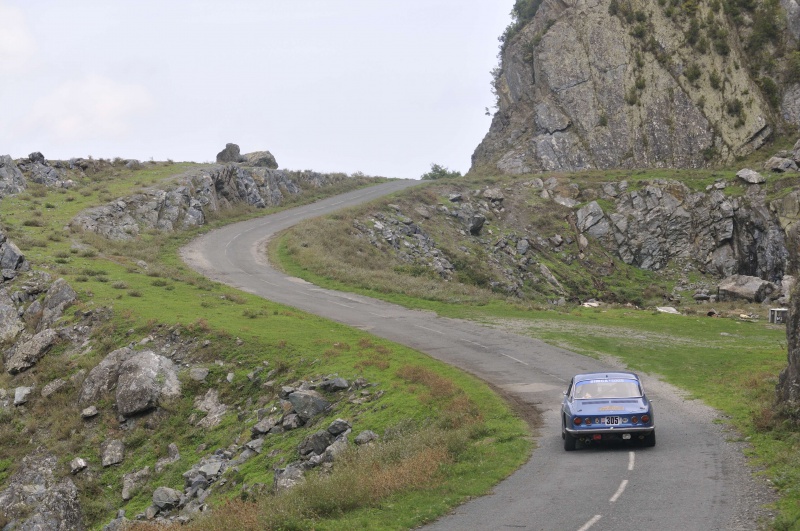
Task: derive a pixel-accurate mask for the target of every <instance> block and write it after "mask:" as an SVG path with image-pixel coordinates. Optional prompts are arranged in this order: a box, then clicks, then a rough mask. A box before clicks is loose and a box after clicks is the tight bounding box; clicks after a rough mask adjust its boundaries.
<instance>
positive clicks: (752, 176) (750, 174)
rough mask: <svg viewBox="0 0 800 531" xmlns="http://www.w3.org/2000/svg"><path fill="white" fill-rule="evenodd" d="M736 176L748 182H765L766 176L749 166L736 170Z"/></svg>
mask: <svg viewBox="0 0 800 531" xmlns="http://www.w3.org/2000/svg"><path fill="white" fill-rule="evenodd" d="M736 176H737V177H738V178H740V179H741V180H743V181H744V182H746V183H749V184H763V183H765V182H767V179H766V177H764V176H763V175H761V174H760V173H758V172H757V171H754V170H751V169H749V168H744V169H741V170H739V171H738V172H736Z"/></svg>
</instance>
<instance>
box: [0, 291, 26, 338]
mask: <svg viewBox="0 0 800 531" xmlns="http://www.w3.org/2000/svg"><path fill="white" fill-rule="evenodd" d="M24 329H25V325H24V324H23V322H22V320H21V319H20V318H19V312H18V311H17V308H16V306H15V305H14V301H13V300H11V297H10V296H9V295H8V292H6V290H4V289H0V342H2V343H10V342H12V341H13V340H14V338H16V337H17V336H18V335H19V333H20V332H22V331H23V330H24Z"/></svg>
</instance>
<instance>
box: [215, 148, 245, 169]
mask: <svg viewBox="0 0 800 531" xmlns="http://www.w3.org/2000/svg"><path fill="white" fill-rule="evenodd" d="M243 161H244V157H242V156H241V155H240V153H239V146H237V145H236V144H225V149H223V150H222V151H220V152H219V153H217V164H225V163H228V162H243Z"/></svg>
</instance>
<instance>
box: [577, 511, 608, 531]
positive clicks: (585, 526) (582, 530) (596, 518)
mask: <svg viewBox="0 0 800 531" xmlns="http://www.w3.org/2000/svg"><path fill="white" fill-rule="evenodd" d="M601 518H602V516H600V515H599V514H596V515H594V516H593V517H592V519H591V520H589V521H588V522H586V523H585V524H583V527H581V528H580V529H578V531H587V530H588V529H589V528H590V527H592V526H593V525H594V524H596V523H597V522H599V521H600V519H601Z"/></svg>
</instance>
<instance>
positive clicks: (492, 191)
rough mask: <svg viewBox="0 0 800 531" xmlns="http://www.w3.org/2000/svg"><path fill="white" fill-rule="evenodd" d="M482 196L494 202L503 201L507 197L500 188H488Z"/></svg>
mask: <svg viewBox="0 0 800 531" xmlns="http://www.w3.org/2000/svg"><path fill="white" fill-rule="evenodd" d="M482 196H483V197H484V198H485V199H488V200H489V201H492V202H494V203H502V202H503V200H504V199H505V196H504V195H503V192H501V191H500V189H498V188H487V189H486V190H484V191H483V194H482Z"/></svg>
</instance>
